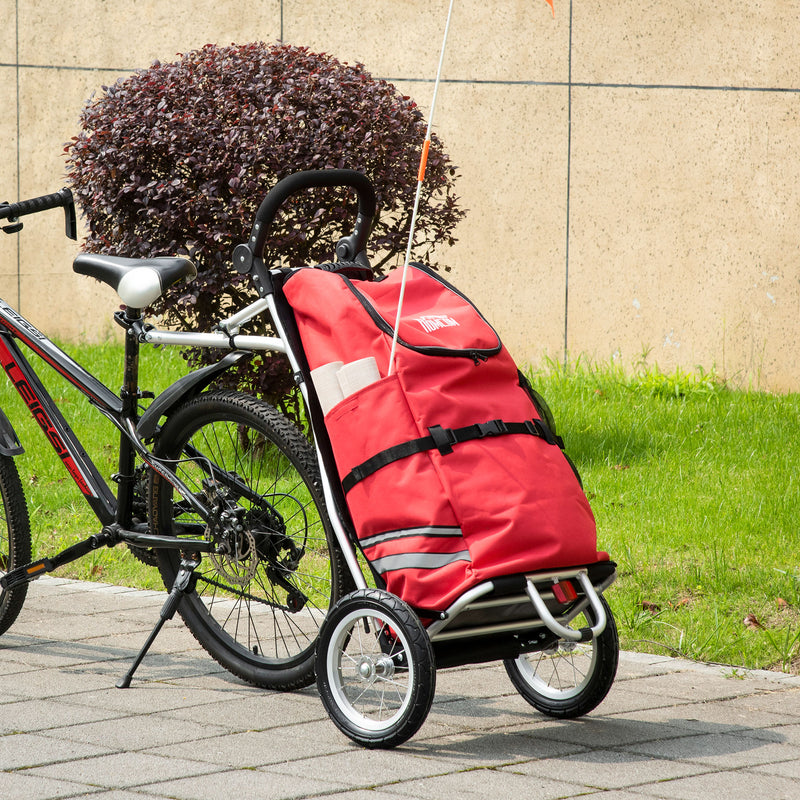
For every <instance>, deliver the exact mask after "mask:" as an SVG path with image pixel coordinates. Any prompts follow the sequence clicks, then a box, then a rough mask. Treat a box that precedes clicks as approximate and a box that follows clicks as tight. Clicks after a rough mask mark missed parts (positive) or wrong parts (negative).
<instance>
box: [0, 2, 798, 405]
mask: <svg viewBox="0 0 800 800" xmlns="http://www.w3.org/2000/svg"><path fill="white" fill-rule="evenodd" d="M447 6H448V1H447V0H375V2H373V3H369V4H360V5H357V4H353V3H343V2H341V1H340V0H317V2H314V3H310V2H304V1H302V0H269V1H268V2H264V3H259V4H255V5H254V4H252V3H244V2H241V0H231V2H227V3H224V4H220V3H215V2H211V0H193V2H191V3H190V2H188V0H167V1H166V2H165V0H159V2H156V0H140V1H139V2H132V0H121V2H116V3H111V2H109V1H108V0H82V2H77V0H54V2H52V3H49V4H42V3H41V2H38V1H37V0H13V2H9V0H0V12H3V11H4V12H5V14H4V19H5V20H6V21H7V23H8V24H6V25H5V26H4V27H3V29H2V31H0V101H2V107H3V108H4V109H6V110H8V109H16V108H17V107H19V120H17V118H16V114H15V113H6V114H5V115H4V118H3V120H1V121H0V136H2V139H0V148H2V149H0V153H2V159H0V161H2V164H1V165H0V181H1V182H2V186H3V187H5V190H4V197H3V198H0V199H6V198H7V199H16V197H14V194H15V193H16V191H17V184H18V182H19V187H20V193H21V194H22V195H24V196H30V195H33V194H39V193H43V192H47V191H52V190H53V189H54V188H57V187H58V186H60V185H62V181H63V173H64V160H63V158H64V157H63V153H62V147H63V144H64V142H65V141H67V140H68V139H69V137H70V136H72V135H73V134H74V133H76V132H77V130H78V116H79V113H80V109H81V106H82V104H83V102H84V101H85V100H86V98H87V97H88V96H89V95H90V94H91V93H92V91H93V90H96V89H99V88H100V87H101V86H102V85H103V84H107V83H110V82H112V81H113V80H114V79H115V78H116V77H117V76H118V75H121V74H126V73H127V72H129V71H131V70H132V69H135V68H144V67H147V66H149V64H150V63H151V61H152V60H153V59H155V58H159V59H162V60H166V59H172V58H174V57H175V54H176V53H178V52H186V51H188V50H191V49H193V48H196V47H199V46H202V45H203V44H205V43H206V42H209V41H214V42H217V43H220V44H228V43H230V42H234V41H235V42H246V41H253V40H257V39H261V40H264V41H267V42H273V41H276V40H277V39H278V38H279V37H280V36H283V39H284V40H285V41H288V42H291V43H292V44H297V45H307V46H309V47H311V48H312V49H317V50H324V51H326V52H329V53H331V54H332V55H334V56H336V57H337V58H339V59H341V60H343V61H349V62H354V61H361V62H363V63H364V64H365V66H366V68H367V69H368V70H369V71H370V72H372V74H373V75H375V76H376V77H385V78H389V79H391V80H393V81H394V82H395V83H396V84H397V85H398V87H399V88H400V89H401V90H402V91H403V92H405V93H407V94H410V95H411V96H413V97H414V98H415V99H416V100H417V102H418V103H420V105H421V107H422V108H423V109H426V108H427V107H428V104H429V103H430V97H431V93H432V80H433V77H434V75H435V72H436V66H437V63H438V57H439V46H440V44H441V39H442V32H443V26H444V20H445V15H446V12H447ZM15 13H18V15H19V24H18V25H17V24H16V17H15ZM798 40H800V15H798V14H797V12H796V8H795V4H792V3H786V2H782V0H753V2H751V3H746V4H742V3H740V2H733V0H718V2H714V3H712V2H711V0H676V1H675V2H673V3H667V4H665V3H654V2H649V1H648V2H646V3H645V4H644V5H643V4H642V3H641V2H634V1H633V0H621V2H617V3H607V2H599V0H585V1H584V2H581V3H572V2H567V0H564V2H559V0H557V2H556V16H555V19H553V18H552V17H551V15H550V10H549V8H548V7H547V5H546V4H545V2H544V0H508V2H504V3H501V4H497V3H495V4H489V3H485V2H479V0H459V2H457V3H456V4H455V13H454V17H453V23H452V28H451V32H450V42H449V50H448V53H447V56H446V59H445V64H444V74H443V77H444V81H445V83H444V84H443V87H442V92H441V95H440V106H439V108H438V111H437V118H436V126H435V127H436V130H437V132H438V133H439V134H440V135H441V136H442V138H443V140H444V142H445V146H446V148H447V149H448V151H449V152H450V154H451V156H452V158H453V161H454V163H456V164H457V165H458V166H459V168H460V172H461V175H462V177H461V179H460V182H459V185H458V192H459V194H460V195H461V197H462V202H463V205H464V207H465V208H467V209H469V212H470V213H469V217H468V218H467V220H466V222H465V223H463V224H462V226H461V227H460V229H459V230H458V231H457V236H458V239H459V242H458V244H457V245H456V246H455V247H454V248H453V250H452V251H451V252H449V253H446V254H442V255H441V256H440V258H441V260H442V261H443V262H448V263H450V264H451V265H452V267H453V271H452V272H451V273H450V276H451V278H452V279H453V280H454V281H455V282H456V283H457V284H458V285H460V286H462V287H463V288H464V289H465V291H467V293H468V294H470V295H471V296H472V297H474V299H475V301H476V302H477V304H478V305H479V307H481V308H482V309H484V310H485V311H486V313H487V315H488V316H489V317H490V318H491V319H492V320H493V321H494V322H495V323H496V324H497V327H498V328H499V330H500V332H501V334H502V335H503V336H504V338H505V340H506V341H507V343H508V345H509V347H510V348H511V350H512V352H514V354H515V355H516V356H517V358H519V359H520V360H526V359H528V360H531V361H537V360H538V359H540V358H541V356H542V355H550V356H552V357H554V358H559V359H560V358H561V357H563V353H564V349H565V347H566V349H567V350H568V351H569V354H570V356H571V357H573V358H574V357H578V356H579V355H581V354H589V355H591V356H592V357H595V358H597V359H600V360H604V359H608V358H613V357H618V358H621V359H622V360H623V361H624V362H625V363H626V364H629V365H630V364H633V363H634V362H635V361H636V360H637V358H638V357H639V356H640V355H641V354H642V353H643V352H645V351H646V352H648V353H649V359H650V361H651V362H653V361H657V362H658V363H659V365H661V366H662V368H664V369H670V368H672V367H675V366H680V367H682V368H686V369H691V368H693V367H694V366H695V365H697V364H700V365H702V366H703V367H704V368H706V369H710V368H711V367H712V366H716V368H717V369H718V370H720V371H721V372H723V374H724V375H725V376H726V377H731V378H735V379H739V380H741V381H743V382H745V383H750V384H752V385H755V386H758V387H760V388H766V389H780V390H784V389H800V362H798V361H797V360H796V358H794V353H795V352H796V350H797V347H798V338H800V282H798V278H799V276H800V270H798V267H797V263H798V256H800V253H799V252H798V248H800V233H799V232H800V202H798V201H800V197H798V191H797V189H796V187H797V186H798V183H799V182H798V177H800V176H798V174H797V173H798V170H799V169H800V167H798V164H800V159H799V158H798V155H800V154H799V153H798V148H799V147H800V124H798V122H799V121H798V114H799V113H800V109H799V108H798V102H800V57H798V56H797V53H796V46H795V43H796V42H797V41H798ZM18 64H19V65H20V68H19V71H17V65H18ZM18 77H19V80H17V78H18ZM18 159H19V162H20V163H21V165H22V167H21V170H20V175H19V176H17V172H16V164H17V160H18ZM0 241H2V244H3V247H2V248H0V293H5V296H6V297H7V299H14V293H16V290H17V289H16V287H17V286H18V285H19V286H20V287H21V300H22V310H23V313H26V314H30V315H31V317H32V318H33V319H34V321H37V322H40V323H41V322H42V321H43V320H44V321H46V322H47V323H48V325H50V329H51V330H53V329H54V330H55V331H56V332H57V333H59V334H60V335H61V336H84V335H90V336H95V335H96V334H97V333H98V331H99V329H98V328H97V327H96V326H95V324H94V323H91V324H89V323H87V320H88V319H90V316H89V311H91V312H94V311H95V309H99V308H103V309H104V311H103V313H104V314H105V309H106V308H108V307H112V306H113V305H114V301H113V300H110V299H107V295H106V294H105V293H106V292H107V290H106V289H103V288H100V287H97V286H92V284H91V282H90V281H85V280H84V279H79V278H76V277H74V276H73V275H72V274H71V270H70V265H71V260H72V256H73V255H74V253H75V247H74V245H72V244H70V243H69V242H67V240H66V239H64V238H63V234H62V231H61V221H60V219H59V220H56V217H55V214H53V215H42V218H41V219H31V220H30V222H28V223H26V230H25V232H24V235H23V237H21V238H20V240H19V244H17V243H16V242H15V241H14V240H13V239H6V238H5V237H2V239H0ZM18 246H19V247H20V248H21V249H20V250H19V258H18V257H17V247H18ZM55 286H58V287H59V290H60V291H61V292H62V293H65V292H66V293H69V299H68V300H67V301H66V302H64V300H63V297H60V298H59V300H61V302H60V303H59V304H58V305H56V304H54V303H53V287H55ZM87 286H88V288H87ZM9 292H11V294H10V295H9ZM59 309H63V313H61V312H60V311H59Z"/></svg>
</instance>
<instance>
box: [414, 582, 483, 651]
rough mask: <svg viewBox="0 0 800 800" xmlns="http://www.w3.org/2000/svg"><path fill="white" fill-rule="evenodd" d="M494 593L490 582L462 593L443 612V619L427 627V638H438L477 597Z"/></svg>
mask: <svg viewBox="0 0 800 800" xmlns="http://www.w3.org/2000/svg"><path fill="white" fill-rule="evenodd" d="M492 591H494V584H493V583H492V582H491V581H486V582H485V583H479V584H478V585H477V586H473V587H472V588H471V589H470V590H469V591H467V592H464V594H462V595H461V597H459V598H458V600H456V601H455V603H453V604H452V605H451V606H450V607H449V608H448V609H447V611H446V612H445V615H446V616H445V618H444V619H437V620H434V621H433V622H432V623H431V624H430V625H428V638H429V639H431V640H433V638H434V637H436V636H438V635H439V634H440V632H441V631H443V630H444V629H445V628H446V627H447V626H448V625H449V624H450V623H451V622H452V621H453V620H454V619H455V618H456V617H457V616H458V615H459V614H460V613H461V612H462V611H463V610H464V609H465V608H466V607H467V606H468V605H470V603H473V602H475V600H477V599H478V598H479V597H483V596H484V595H485V594H489V592H492Z"/></svg>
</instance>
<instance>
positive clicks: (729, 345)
mask: <svg viewBox="0 0 800 800" xmlns="http://www.w3.org/2000/svg"><path fill="white" fill-rule="evenodd" d="M573 91H574V95H573V112H574V117H573V118H574V120H579V122H576V123H575V124H574V125H573V151H572V180H571V190H570V198H571V205H572V214H571V235H570V317H569V330H570V339H569V349H570V351H571V352H572V353H574V354H577V353H581V352H590V353H592V354H593V355H595V356H596V357H598V358H600V359H605V358H609V357H612V356H613V357H620V356H621V357H622V358H623V359H624V360H625V361H626V362H627V363H629V364H630V363H631V362H632V361H635V360H636V359H637V358H639V356H640V355H641V353H642V352H645V351H646V352H650V354H651V356H650V357H651V361H652V360H655V361H657V362H658V363H659V364H661V365H663V366H664V367H665V368H669V367H674V366H677V365H683V366H693V365H695V364H701V365H704V366H705V367H706V368H709V367H710V366H712V365H716V366H717V367H718V368H719V369H721V370H722V371H724V372H725V373H726V374H736V375H738V376H739V377H740V378H743V379H745V380H746V381H747V382H753V383H755V384H764V383H766V384H768V385H771V386H775V387H783V388H788V386H789V385H790V383H791V381H790V373H791V372H792V371H793V370H794V366H793V364H792V361H793V355H792V352H793V350H794V345H795V343H796V339H795V340H794V341H793V338H794V337H791V338H789V339H788V340H787V336H786V333H787V332H788V331H791V330H792V329H793V327H794V324H795V322H794V320H796V315H797V309H798V271H797V262H798V255H799V254H800V240H799V239H798V234H797V230H796V229H795V225H796V221H797V208H798V204H799V203H800V192H799V191H798V180H799V179H800V158H799V157H800V152H799V150H800V141H799V140H798V138H797V137H796V135H794V133H795V132H796V114H797V108H796V98H794V97H791V96H781V97H779V98H772V97H768V96H765V95H764V94H762V93H744V92H707V91H695V92H687V91H671V92H658V93H655V92H651V91H647V90H641V89H633V90H631V89H615V90H613V91H604V92H598V91H597V90H595V89H575V90H573Z"/></svg>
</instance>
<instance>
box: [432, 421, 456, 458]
mask: <svg viewBox="0 0 800 800" xmlns="http://www.w3.org/2000/svg"><path fill="white" fill-rule="evenodd" d="M428 433H429V434H430V435H431V439H433V446H434V447H435V448H436V449H437V450H438V451H439V453H440V454H441V455H443V456H446V455H448V454H449V453H452V452H453V445H454V444H456V437H455V434H454V433H453V431H452V430H450V428H443V427H442V426H441V425H432V426H431V427H430V428H428Z"/></svg>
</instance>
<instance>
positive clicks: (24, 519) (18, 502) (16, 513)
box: [0, 455, 31, 634]
mask: <svg viewBox="0 0 800 800" xmlns="http://www.w3.org/2000/svg"><path fill="white" fill-rule="evenodd" d="M30 560H31V526H30V522H29V520H28V507H27V506H26V504H25V493H24V492H23V490H22V484H21V483H20V480H19V473H18V472H17V467H16V464H14V459H13V458H11V457H10V456H3V455H0V575H5V573H6V572H10V571H11V570H12V569H14V568H15V567H19V566H22V565H23V564H27V563H28V562H29V561H30ZM27 592H28V584H27V583H23V584H21V585H19V586H15V587H13V588H12V589H2V590H0V634H2V633H5V632H6V631H7V630H8V629H9V628H10V627H11V625H12V624H13V622H14V620H15V619H16V618H17V615H18V614H19V612H20V609H21V608H22V604H23V603H24V602H25V595H26V594H27Z"/></svg>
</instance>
